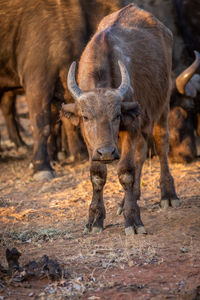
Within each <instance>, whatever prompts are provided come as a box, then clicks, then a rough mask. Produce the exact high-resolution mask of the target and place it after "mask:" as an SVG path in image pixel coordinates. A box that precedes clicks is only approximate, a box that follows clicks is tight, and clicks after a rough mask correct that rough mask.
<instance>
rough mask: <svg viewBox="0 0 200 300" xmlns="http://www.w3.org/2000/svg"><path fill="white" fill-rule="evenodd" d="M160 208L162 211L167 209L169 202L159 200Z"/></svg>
mask: <svg viewBox="0 0 200 300" xmlns="http://www.w3.org/2000/svg"><path fill="white" fill-rule="evenodd" d="M160 207H161V208H162V209H164V210H166V209H168V207H169V200H168V199H162V200H160Z"/></svg>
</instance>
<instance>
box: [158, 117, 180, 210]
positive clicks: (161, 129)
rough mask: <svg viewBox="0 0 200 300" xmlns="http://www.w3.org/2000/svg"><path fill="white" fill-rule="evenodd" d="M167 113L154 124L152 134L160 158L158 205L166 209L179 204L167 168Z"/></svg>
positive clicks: (172, 180)
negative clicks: (159, 198)
mask: <svg viewBox="0 0 200 300" xmlns="http://www.w3.org/2000/svg"><path fill="white" fill-rule="evenodd" d="M167 118H168V114H167V111H165V112H164V113H163V115H162V116H161V118H160V120H159V121H158V122H157V123H156V124H155V125H154V130H153V135H154V140H155V147H156V152H157V154H158V156H159V160H160V189H161V201H160V206H161V208H163V209H167V208H168V207H169V206H172V207H177V206H179V200H178V197H177V195H176V191H175V186H174V179H173V177H172V175H171V173H170V170H169V164H168V148H169V146H168V141H169V134H168V120H167Z"/></svg>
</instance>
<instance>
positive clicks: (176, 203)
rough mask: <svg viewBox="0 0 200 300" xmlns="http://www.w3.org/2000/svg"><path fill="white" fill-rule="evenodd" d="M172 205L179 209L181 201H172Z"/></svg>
mask: <svg viewBox="0 0 200 300" xmlns="http://www.w3.org/2000/svg"><path fill="white" fill-rule="evenodd" d="M170 203H171V206H172V207H173V208H176V207H179V206H180V201H179V199H172V200H171V202H170Z"/></svg>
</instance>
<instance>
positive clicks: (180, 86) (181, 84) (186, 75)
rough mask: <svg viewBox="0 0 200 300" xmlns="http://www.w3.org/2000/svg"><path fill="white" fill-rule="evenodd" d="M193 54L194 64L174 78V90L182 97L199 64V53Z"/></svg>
mask: <svg viewBox="0 0 200 300" xmlns="http://www.w3.org/2000/svg"><path fill="white" fill-rule="evenodd" d="M194 54H195V60H194V62H193V63H192V64H191V65H190V66H189V67H188V68H187V69H186V70H185V71H183V72H182V73H181V74H180V75H179V76H178V77H177V78H176V88H177V90H178V92H179V93H180V94H182V95H184V92H185V86H186V84H187V83H188V82H189V80H190V79H191V78H192V76H193V75H194V73H195V72H196V70H197V68H198V66H199V64H200V54H199V52H197V51H194Z"/></svg>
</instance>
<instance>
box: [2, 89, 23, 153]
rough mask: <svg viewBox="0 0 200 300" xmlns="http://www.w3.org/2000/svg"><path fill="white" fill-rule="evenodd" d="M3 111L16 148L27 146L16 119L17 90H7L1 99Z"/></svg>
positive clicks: (10, 136) (9, 133)
mask: <svg viewBox="0 0 200 300" xmlns="http://www.w3.org/2000/svg"><path fill="white" fill-rule="evenodd" d="M0 103H1V109H2V113H3V115H4V117H5V121H6V125H7V129H8V135H9V138H10V140H11V141H12V142H13V143H14V144H15V146H16V148H17V149H18V148H20V147H22V148H23V147H26V144H25V142H24V141H23V139H22V137H21V136H20V133H19V125H18V123H17V121H16V107H15V106H16V91H8V92H5V93H4V94H3V96H2V98H1V100H0Z"/></svg>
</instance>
